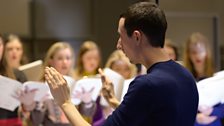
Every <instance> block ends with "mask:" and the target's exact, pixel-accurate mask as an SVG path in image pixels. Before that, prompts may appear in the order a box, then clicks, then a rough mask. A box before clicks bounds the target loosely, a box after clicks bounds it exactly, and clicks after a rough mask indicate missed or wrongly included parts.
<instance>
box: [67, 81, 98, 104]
mask: <svg viewBox="0 0 224 126" xmlns="http://www.w3.org/2000/svg"><path fill="white" fill-rule="evenodd" d="M82 88H83V89H84V90H85V91H90V90H91V89H92V88H94V89H93V92H92V100H93V101H96V99H97V97H98V96H99V95H100V91H101V88H102V82H101V79H100V78H84V79H81V80H79V81H77V82H76V84H75V86H74V89H73V90H72V96H71V97H72V99H71V100H72V103H73V104H75V105H78V104H80V103H81V100H80V99H78V98H76V97H75V94H76V93H77V92H82Z"/></svg>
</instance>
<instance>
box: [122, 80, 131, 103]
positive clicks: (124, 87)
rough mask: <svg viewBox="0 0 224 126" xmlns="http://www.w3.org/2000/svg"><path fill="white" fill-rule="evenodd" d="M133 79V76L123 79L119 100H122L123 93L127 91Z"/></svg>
mask: <svg viewBox="0 0 224 126" xmlns="http://www.w3.org/2000/svg"><path fill="white" fill-rule="evenodd" d="M133 80H134V78H131V79H128V80H125V81H124V86H123V90H122V94H121V100H120V102H122V101H123V99H124V96H125V94H126V93H127V91H128V87H129V85H130V83H131V82H132V81H133Z"/></svg>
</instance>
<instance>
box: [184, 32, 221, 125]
mask: <svg viewBox="0 0 224 126" xmlns="http://www.w3.org/2000/svg"><path fill="white" fill-rule="evenodd" d="M184 64H185V66H186V67H187V68H188V69H189V70H190V71H191V72H192V74H193V75H194V77H195V79H196V81H200V80H202V79H205V78H207V77H211V76H212V75H213V72H214V66H213V60H212V57H211V50H210V48H209V46H208V40H207V38H206V37H205V36H204V35H202V34H201V33H198V32H196V33H193V34H192V35H191V36H190V37H189V38H188V40H187V42H186V45H185V52H184ZM223 117H224V104H217V105H215V106H213V107H208V106H199V113H198V114H197V117H196V122H195V126H222V124H221V119H222V118H223Z"/></svg>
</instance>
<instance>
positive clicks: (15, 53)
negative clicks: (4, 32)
mask: <svg viewBox="0 0 224 126" xmlns="http://www.w3.org/2000/svg"><path fill="white" fill-rule="evenodd" d="M5 55H6V60H7V62H8V63H9V66H10V67H12V68H19V67H20V66H21V65H24V64H26V63H28V59H27V57H26V56H25V55H24V50H23V44H22V42H21V40H20V38H19V37H18V36H17V35H14V34H10V35H8V37H7V38H6V41H5Z"/></svg>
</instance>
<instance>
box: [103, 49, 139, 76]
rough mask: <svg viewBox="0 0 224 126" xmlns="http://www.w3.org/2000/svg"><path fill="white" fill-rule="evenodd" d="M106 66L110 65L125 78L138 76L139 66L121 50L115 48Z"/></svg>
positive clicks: (109, 66)
mask: <svg viewBox="0 0 224 126" xmlns="http://www.w3.org/2000/svg"><path fill="white" fill-rule="evenodd" d="M105 67H108V68H110V69H112V70H114V71H116V72H118V73H119V74H121V75H122V76H123V77H124V78H125V79H130V78H133V77H135V76H136V74H137V68H136V66H135V65H134V64H131V63H130V61H129V59H128V58H127V57H126V56H125V54H124V53H123V52H122V51H121V50H115V51H114V52H113V53H112V54H111V55H110V57H109V58H108V60H107V63H106V65H105Z"/></svg>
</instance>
